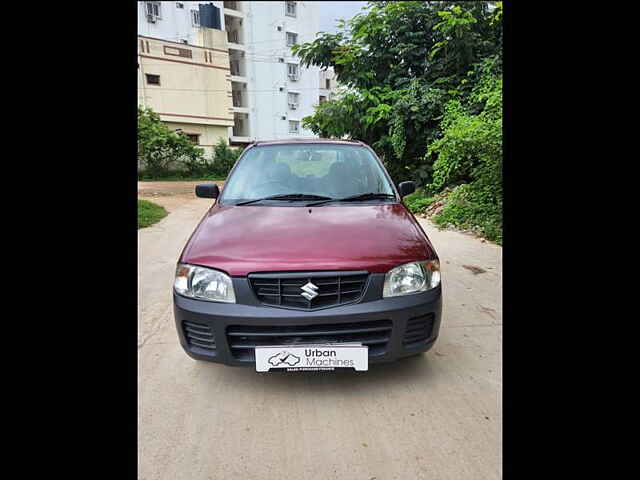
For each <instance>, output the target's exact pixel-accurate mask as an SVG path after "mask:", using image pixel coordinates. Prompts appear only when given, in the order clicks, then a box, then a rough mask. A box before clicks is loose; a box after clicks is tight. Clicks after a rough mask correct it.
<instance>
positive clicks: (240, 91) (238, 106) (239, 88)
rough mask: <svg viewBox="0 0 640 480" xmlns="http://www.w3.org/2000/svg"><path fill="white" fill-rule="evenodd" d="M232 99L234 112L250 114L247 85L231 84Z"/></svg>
mask: <svg viewBox="0 0 640 480" xmlns="http://www.w3.org/2000/svg"><path fill="white" fill-rule="evenodd" d="M231 99H232V102H233V111H234V112H238V113H249V102H248V100H249V99H248V95H247V84H246V83H238V82H234V81H232V82H231Z"/></svg>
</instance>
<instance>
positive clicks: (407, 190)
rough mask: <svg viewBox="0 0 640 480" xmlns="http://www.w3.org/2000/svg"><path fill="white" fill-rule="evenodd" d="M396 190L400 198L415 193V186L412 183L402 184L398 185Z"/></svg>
mask: <svg viewBox="0 0 640 480" xmlns="http://www.w3.org/2000/svg"><path fill="white" fill-rule="evenodd" d="M398 190H399V191H400V196H401V197H404V196H406V195H410V194H412V193H413V192H415V191H416V184H415V183H413V182H412V181H408V182H402V183H401V184H400V185H398Z"/></svg>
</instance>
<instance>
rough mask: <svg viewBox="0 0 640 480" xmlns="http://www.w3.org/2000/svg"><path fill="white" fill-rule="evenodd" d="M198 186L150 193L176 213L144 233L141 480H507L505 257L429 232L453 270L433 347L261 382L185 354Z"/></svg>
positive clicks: (199, 210)
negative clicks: (184, 312) (185, 267)
mask: <svg viewBox="0 0 640 480" xmlns="http://www.w3.org/2000/svg"><path fill="white" fill-rule="evenodd" d="M169 183H171V185H166V184H169ZM193 185H195V182H189V185H184V184H183V185H177V184H176V182H157V184H153V185H151V184H147V185H143V186H144V188H143V192H142V193H144V194H145V196H144V198H149V196H150V197H152V198H153V201H157V202H158V203H161V204H162V202H167V201H169V203H166V204H167V205H169V204H170V206H169V209H170V212H171V213H170V214H169V215H168V216H167V217H165V218H164V219H162V220H161V221H160V222H158V223H157V224H155V225H153V226H151V227H149V228H145V229H142V230H139V231H138V237H139V254H138V262H139V266H138V272H139V273H138V275H139V278H138V280H139V292H138V295H139V298H138V309H139V315H138V335H139V340H138V478H140V479H144V480H155V479H167V480H168V479H172V480H174V479H185V480H187V479H189V480H209V479H227V478H243V479H262V478H299V479H314V480H315V479H349V480H350V479H362V480H372V479H375V480H388V479H398V480H401V479H402V480H404V479H429V480H446V479H451V480H467V479H468V480H484V479H491V480H494V479H495V480H497V479H500V478H502V404H501V402H502V249H501V248H500V247H499V246H497V245H494V244H491V243H489V242H486V243H483V242H481V241H480V240H479V239H476V238H473V237H472V236H470V235H465V234H462V233H459V232H451V231H439V230H437V229H436V228H435V227H434V226H433V225H432V224H431V223H430V222H428V221H427V220H424V219H420V220H419V221H420V223H421V224H422V225H423V228H424V229H425V231H426V233H427V235H428V236H429V238H430V239H431V241H432V242H433V244H434V246H435V248H436V250H437V251H438V254H439V256H440V260H441V267H442V283H443V317H442V325H441V330H440V337H439V339H438V341H437V343H436V345H435V346H434V348H432V349H431V350H430V351H429V352H428V353H426V354H424V355H421V356H418V357H413V358H409V359H405V360H401V361H399V362H395V363H391V364H385V365H378V366H375V368H373V367H374V366H372V368H371V369H370V370H369V371H368V372H366V373H355V372H333V373H329V374H322V375H318V374H315V373H309V372H305V373H304V374H295V375H283V374H280V375H275V374H274V375H269V374H267V375H259V374H257V373H256V372H255V371H254V370H253V369H251V368H242V367H227V366H224V365H219V364H213V363H206V362H195V361H194V360H192V359H191V358H190V357H188V356H187V355H186V354H185V353H184V352H183V351H182V348H181V347H180V344H179V343H178V337H177V333H176V329H175V324H174V319H173V311H172V299H171V286H172V283H173V275H174V272H175V262H176V261H177V258H178V256H179V254H180V251H181V250H182V248H183V246H184V244H185V242H186V240H187V239H188V237H189V235H190V234H191V232H192V231H193V228H194V227H195V225H196V224H197V223H198V221H199V220H200V219H201V218H202V216H203V215H204V214H205V212H206V211H207V209H208V208H209V206H210V205H211V201H210V200H208V199H199V198H196V197H195V195H194V194H193V193H189V191H191V192H193ZM169 191H175V192H176V193H175V195H162V192H164V193H167V192H169ZM153 193H156V195H155V196H154V195H153ZM325 208H332V207H325ZM335 210H336V213H339V207H335ZM307 373H308V374H307Z"/></svg>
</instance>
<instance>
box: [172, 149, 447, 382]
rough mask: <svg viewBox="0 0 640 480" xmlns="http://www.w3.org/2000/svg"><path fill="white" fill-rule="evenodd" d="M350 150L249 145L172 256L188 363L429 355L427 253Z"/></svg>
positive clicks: (307, 366)
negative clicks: (179, 251)
mask: <svg viewBox="0 0 640 480" xmlns="http://www.w3.org/2000/svg"><path fill="white" fill-rule="evenodd" d="M414 190H415V186H414V183H413V182H402V183H400V184H399V185H398V186H397V188H396V186H395V185H394V183H393V181H392V180H391V178H390V176H389V174H388V173H387V171H386V170H385V168H384V166H383V164H382V162H381V161H380V160H379V159H378V157H377V156H376V154H375V153H374V151H373V150H372V149H371V148H370V147H368V146H367V145H365V144H363V143H362V142H352V141H339V140H322V139H314V140H304V141H296V140H280V141H269V142H257V143H254V144H252V145H251V146H249V147H248V148H247V149H246V150H245V151H244V152H243V154H242V156H241V157H240V159H239V160H238V161H237V163H236V165H235V166H234V168H233V169H232V171H231V172H230V174H229V177H228V179H227V182H226V184H225V186H224V188H223V190H222V192H221V193H220V191H219V189H218V186H217V185H215V184H205V185H198V186H197V187H196V195H197V196H198V197H202V198H212V199H217V201H216V202H215V203H214V204H213V205H212V206H211V208H210V209H209V211H208V212H207V213H206V215H205V216H204V218H203V219H202V220H201V221H200V223H199V225H198V226H197V228H196V229H195V231H194V232H193V234H192V235H191V238H190V239H189V241H188V242H187V244H186V246H185V247H184V250H183V251H182V254H181V256H180V259H179V262H178V266H177V270H176V278H175V283H174V292H173V293H174V295H173V298H174V312H175V320H176V327H177V331H178V336H179V339H180V343H181V345H182V347H183V348H184V350H185V351H186V353H187V354H188V355H189V356H191V357H192V358H194V359H196V360H205V361H211V362H220V363H224V364H227V365H252V366H255V368H256V370H257V371H269V370H278V369H280V370H288V371H295V370H333V369H336V368H350V369H355V370H367V369H368V365H369V363H376V362H385V361H391V360H396V359H398V358H401V357H406V356H410V355H415V354H418V353H421V352H424V351H426V350H428V349H429V348H431V347H432V346H433V344H434V342H435V341H436V339H437V337H438V332H439V328H440V316H441V305H442V301H441V296H442V286H441V284H440V266H439V260H438V256H437V254H436V251H435V249H434V248H433V245H431V243H430V241H429V239H428V238H427V236H426V234H425V233H424V231H423V230H422V228H421V227H420V225H419V224H418V222H417V221H416V219H415V218H414V217H413V215H412V214H411V212H409V211H408V210H407V208H406V207H405V205H404V204H403V201H402V197H403V196H405V195H408V194H410V193H412V192H413V191H414Z"/></svg>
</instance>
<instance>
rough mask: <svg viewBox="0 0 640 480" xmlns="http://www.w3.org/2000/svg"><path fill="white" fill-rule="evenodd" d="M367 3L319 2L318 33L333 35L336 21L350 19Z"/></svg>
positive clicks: (335, 29)
mask: <svg viewBox="0 0 640 480" xmlns="http://www.w3.org/2000/svg"><path fill="white" fill-rule="evenodd" d="M366 4H367V2H320V31H321V32H331V33H335V32H336V31H337V28H336V20H337V19H339V18H344V19H345V20H348V19H350V18H351V17H353V16H354V15H355V14H356V13H360V10H361V9H362V7H364V6H365V5H366Z"/></svg>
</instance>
